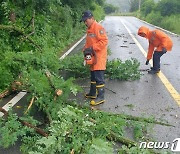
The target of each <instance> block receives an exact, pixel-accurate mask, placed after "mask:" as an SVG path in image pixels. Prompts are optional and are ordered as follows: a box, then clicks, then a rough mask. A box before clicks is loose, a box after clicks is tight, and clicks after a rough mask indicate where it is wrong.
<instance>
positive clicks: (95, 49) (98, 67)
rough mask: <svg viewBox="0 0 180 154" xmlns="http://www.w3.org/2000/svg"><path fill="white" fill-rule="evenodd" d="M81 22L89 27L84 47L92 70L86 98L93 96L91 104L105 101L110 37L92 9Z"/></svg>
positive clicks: (86, 58) (86, 59)
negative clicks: (105, 77) (94, 15)
mask: <svg viewBox="0 0 180 154" xmlns="http://www.w3.org/2000/svg"><path fill="white" fill-rule="evenodd" d="M81 22H84V24H85V25H86V27H87V30H86V33H87V36H86V42H85V45H84V48H83V52H84V57H85V62H86V64H87V65H89V66H90V70H91V86H90V91H89V93H88V94H85V97H86V98H91V99H92V100H91V102H90V104H91V105H98V104H101V103H104V102H105V99H104V93H105V88H104V86H105V80H104V72H105V69H106V62H107V44H108V38H107V35H106V32H105V30H104V28H103V27H102V26H101V25H100V24H99V23H97V22H96V20H95V19H94V17H93V14H92V12H91V11H89V10H88V11H85V12H83V14H82V18H81Z"/></svg>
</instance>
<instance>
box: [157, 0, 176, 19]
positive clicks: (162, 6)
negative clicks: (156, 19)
mask: <svg viewBox="0 0 180 154" xmlns="http://www.w3.org/2000/svg"><path fill="white" fill-rule="evenodd" d="M155 10H156V11H160V12H161V15H162V16H169V15H171V14H179V13H180V1H179V0H161V1H159V2H158V3H157V7H156V9H155Z"/></svg>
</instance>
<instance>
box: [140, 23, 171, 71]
mask: <svg viewBox="0 0 180 154" xmlns="http://www.w3.org/2000/svg"><path fill="white" fill-rule="evenodd" d="M138 35H139V36H141V37H145V38H146V39H148V40H149V48H148V54H147V60H146V63H145V64H146V65H148V64H149V60H150V59H151V58H152V56H153V67H151V70H150V71H148V73H150V74H156V73H158V72H159V71H160V58H161V56H162V55H163V54H165V53H166V52H167V51H171V50H172V46H173V43H172V40H171V39H170V37H169V36H168V35H166V34H165V33H164V32H162V31H160V30H157V29H156V30H153V31H150V30H149V29H148V28H147V27H144V26H142V27H140V28H139V30H138Z"/></svg>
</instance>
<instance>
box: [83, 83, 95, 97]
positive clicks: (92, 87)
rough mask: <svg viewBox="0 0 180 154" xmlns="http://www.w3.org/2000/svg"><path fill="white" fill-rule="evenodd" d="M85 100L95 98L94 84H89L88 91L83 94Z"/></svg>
mask: <svg viewBox="0 0 180 154" xmlns="http://www.w3.org/2000/svg"><path fill="white" fill-rule="evenodd" d="M85 97H86V98H91V99H95V98H96V82H91V86H90V91H89V93H88V94H85Z"/></svg>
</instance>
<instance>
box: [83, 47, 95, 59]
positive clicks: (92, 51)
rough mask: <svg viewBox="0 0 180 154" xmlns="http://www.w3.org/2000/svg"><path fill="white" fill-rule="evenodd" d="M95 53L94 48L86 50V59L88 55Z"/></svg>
mask: <svg viewBox="0 0 180 154" xmlns="http://www.w3.org/2000/svg"><path fill="white" fill-rule="evenodd" d="M93 53H94V50H93V48H92V47H90V48H86V49H84V57H86V55H92V54H93Z"/></svg>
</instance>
